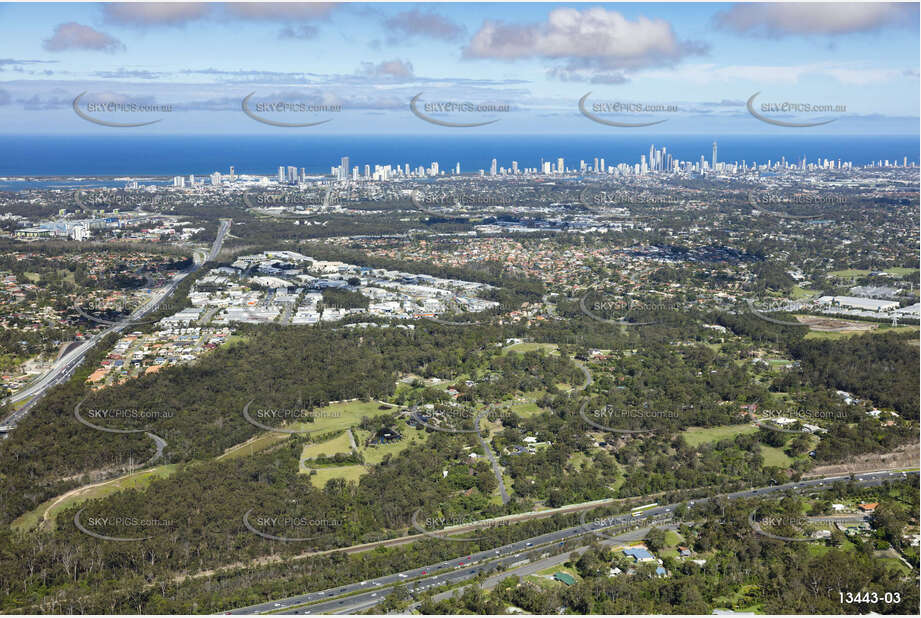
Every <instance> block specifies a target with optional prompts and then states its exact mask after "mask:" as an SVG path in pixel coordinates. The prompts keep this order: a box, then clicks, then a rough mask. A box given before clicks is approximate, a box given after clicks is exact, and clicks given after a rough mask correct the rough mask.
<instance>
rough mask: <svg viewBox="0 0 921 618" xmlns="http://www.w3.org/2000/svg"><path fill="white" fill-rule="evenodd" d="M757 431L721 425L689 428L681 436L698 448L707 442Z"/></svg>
mask: <svg viewBox="0 0 921 618" xmlns="http://www.w3.org/2000/svg"><path fill="white" fill-rule="evenodd" d="M757 431H758V428H757V427H754V426H752V425H721V426H717V427H688V428H687V429H685V430H684V431H683V432H681V435H683V436H684V440H685V442H687V443H688V445H689V446H694V447H697V446H700V445H701V444H703V443H705V442H716V441H718V440H724V439H726V438H734V437H736V436H738V435H742V434H747V433H755V432H757Z"/></svg>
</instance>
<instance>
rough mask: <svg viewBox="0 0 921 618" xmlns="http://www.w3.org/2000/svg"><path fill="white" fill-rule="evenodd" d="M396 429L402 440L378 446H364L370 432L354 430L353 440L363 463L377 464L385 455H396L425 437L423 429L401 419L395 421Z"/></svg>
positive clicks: (422, 440)
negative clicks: (363, 459)
mask: <svg viewBox="0 0 921 618" xmlns="http://www.w3.org/2000/svg"><path fill="white" fill-rule="evenodd" d="M396 429H397V431H399V432H400V434H401V435H402V436H403V439H402V440H400V441H399V442H394V443H392V444H382V445H378V446H365V444H366V443H367V441H368V438H370V437H371V433H370V432H367V431H365V430H363V429H357V430H355V431H356V433H355V442H357V443H358V449H359V451H360V452H361V454H362V456H363V457H364V458H365V465H369V466H373V465H377V464H379V463H381V462H382V461H383V460H384V457H386V456H387V455H390V456H391V457H396V456H397V455H399V454H400V453H402V452H403V451H405V450H406V449H407V448H409V447H410V446H412V445H413V443H414V442H415V444H421V443H422V442H425V440H426V439H427V437H426V433H425V430H424V429H423V430H420V429H415V428H413V427H410V426H409V425H407V424H406V423H405V422H402V421H401V422H399V423H397V427H396Z"/></svg>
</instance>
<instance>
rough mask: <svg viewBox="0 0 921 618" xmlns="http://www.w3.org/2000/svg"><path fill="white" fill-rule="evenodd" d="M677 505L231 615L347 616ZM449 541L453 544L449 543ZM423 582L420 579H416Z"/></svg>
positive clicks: (762, 491)
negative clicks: (399, 587) (397, 594)
mask: <svg viewBox="0 0 921 618" xmlns="http://www.w3.org/2000/svg"><path fill="white" fill-rule="evenodd" d="M908 474H914V475H917V474H918V472H917V471H914V472H909V473H908ZM904 476H906V474H905V473H899V472H889V471H883V472H869V473H866V474H858V475H855V478H856V479H857V482H858V483H859V484H860V485H863V486H874V485H880V484H882V483H883V482H884V481H886V480H895V479H897V478H901V477H904ZM848 478H850V477H849V476H847V475H844V476H833V477H823V478H818V479H811V480H808V481H799V482H796V483H784V484H782V485H774V486H769V487H760V488H752V489H747V490H742V491H737V492H733V493H730V494H723V495H722V497H725V498H727V499H735V498H748V497H753V496H763V495H768V494H773V493H779V492H784V491H787V490H793V491H797V490H799V491H802V490H804V489H816V490H822V489H829V488H831V487H832V485H833V484H834V482H835V481H847V479H848ZM711 499H713V498H712V497H711V498H699V499H696V500H692V501H687V504H688V505H693V504H700V503H702V502H706V501H708V500H711ZM676 506H677V504H668V505H661V506H657V507H654V508H651V509H648V510H645V511H642V514H641V515H640V516H637V517H634V516H633V515H632V514H631V513H626V514H621V515H616V516H611V517H607V518H605V520H604V521H603V522H589V523H587V524H586V525H584V526H583V525H580V526H575V527H572V528H566V529H564V530H558V531H554V532H550V533H547V534H543V535H539V536H536V537H532V538H530V539H524V540H522V541H519V542H517V543H512V544H511V545H506V546H503V547H499V548H496V549H490V550H485V551H481V552H477V553H475V554H471V555H469V556H466V557H463V558H455V559H453V560H449V561H445V562H441V563H438V564H434V565H429V566H426V567H420V568H416V569H409V570H407V571H403V572H402V573H394V574H391V575H387V576H384V577H378V578H375V579H373V580H370V581H366V582H361V583H355V584H346V585H344V586H338V587H336V588H330V589H327V590H323V591H319V592H312V593H309V594H304V595H297V596H293V597H288V598H286V599H282V600H278V601H269V602H267V603H261V604H258V605H253V606H250V607H245V608H241V609H236V610H233V611H231V612H227V613H229V614H255V613H262V612H269V611H274V612H278V613H285V614H293V613H301V614H303V613H304V611H310V612H311V613H314V614H316V613H333V612H345V613H348V610H349V609H350V608H351V610H352V611H357V609H360V607H359V606H366V607H370V606H373V605H374V604H376V603H378V602H380V600H382V599H383V598H384V597H386V596H387V594H389V593H390V591H391V589H392V587H393V586H394V585H396V584H400V583H407V584H409V583H410V580H412V582H411V583H412V586H413V589H414V590H418V589H420V588H421V589H425V588H430V587H432V586H440V585H443V584H444V583H445V582H458V581H463V580H465V579H469V578H471V577H474V576H476V575H477V574H479V573H480V572H482V571H484V570H492V569H494V568H495V565H496V564H507V565H510V564H513V563H514V562H516V561H518V560H522V559H524V557H525V556H526V555H527V554H528V553H530V552H532V551H535V550H537V551H539V553H543V551H546V550H547V548H546V547H539V546H542V545H553V544H556V545H561V544H563V543H564V542H565V541H566V540H568V539H571V538H575V537H579V536H581V535H583V534H585V533H586V532H592V531H598V530H601V529H604V528H609V527H613V526H618V525H629V524H630V522H639V521H644V520H646V519H650V518H666V517H670V516H671V513H672V512H673V511H674V508H675V507H676ZM446 542H450V541H446ZM487 560H492V561H493V562H492V563H491V564H485V563H484V562H485V561H487ZM444 569H448V571H447V572H446V573H440V572H439V571H442V570H444ZM436 572H439V573H438V574H437V575H432V573H436ZM416 578H421V579H418V580H417V579H416ZM356 592H357V593H359V594H354V595H353V596H350V597H348V598H346V599H342V598H334V599H332V600H327V599H330V597H341V596H342V595H346V594H352V593H356ZM305 603H314V604H313V605H311V606H309V607H304V608H299V609H291V610H288V611H280V610H283V609H284V608H286V607H291V606H293V605H302V604H305Z"/></svg>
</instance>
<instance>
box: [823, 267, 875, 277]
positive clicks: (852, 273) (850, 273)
mask: <svg viewBox="0 0 921 618" xmlns="http://www.w3.org/2000/svg"><path fill="white" fill-rule="evenodd" d="M869 274H870V271H869V270H858V269H856V268H847V269H845V270H833V271H831V272H830V273H828V276H829V277H865V276H867V275H869Z"/></svg>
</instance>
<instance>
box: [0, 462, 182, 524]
mask: <svg viewBox="0 0 921 618" xmlns="http://www.w3.org/2000/svg"><path fill="white" fill-rule="evenodd" d="M178 469H179V465H178V464H169V465H165V466H157V467H156V468H150V469H149V470H141V471H139V472H134V473H132V474H129V475H127V476H122V477H119V478H117V479H112V480H111V481H103V482H101V483H94V484H92V485H86V486H84V487H78V488H76V489H72V490H71V491H68V492H67V493H64V494H61V495H60V496H56V497H54V498H52V499H50V500H47V501H45V502H43V503H42V504H40V505H38V507H36V508H35V509H33V510H31V511H29V512H28V513H25V514H24V515H22V516H20V517H18V518H17V519H15V520H14V521H13V523H12V527H13V528H15V529H17V530H19V531H22V532H24V531H26V530H30V529H32V528H35V527H36V526H38V525H42V526H49V525H50V526H53V525H54V520H55V518H56V517H57V515H58V514H59V513H60V512H62V511H64V510H66V509H68V508H70V507H72V506H74V505H75V504H80V503H82V502H86V501H87V500H93V499H95V498H103V497H105V496H108V495H110V494H114V493H115V492H118V491H122V490H124V489H143V488H144V487H147V486H148V485H150V483H151V482H152V481H153V480H154V479H160V478H166V477H168V476H169V475H171V474H173V473H174V472H175V471H176V470H178Z"/></svg>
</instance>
